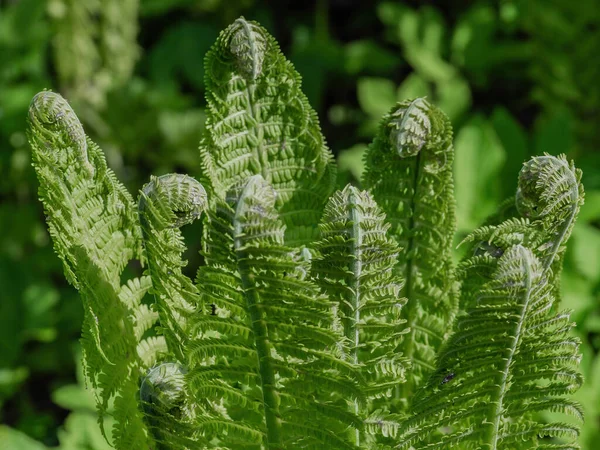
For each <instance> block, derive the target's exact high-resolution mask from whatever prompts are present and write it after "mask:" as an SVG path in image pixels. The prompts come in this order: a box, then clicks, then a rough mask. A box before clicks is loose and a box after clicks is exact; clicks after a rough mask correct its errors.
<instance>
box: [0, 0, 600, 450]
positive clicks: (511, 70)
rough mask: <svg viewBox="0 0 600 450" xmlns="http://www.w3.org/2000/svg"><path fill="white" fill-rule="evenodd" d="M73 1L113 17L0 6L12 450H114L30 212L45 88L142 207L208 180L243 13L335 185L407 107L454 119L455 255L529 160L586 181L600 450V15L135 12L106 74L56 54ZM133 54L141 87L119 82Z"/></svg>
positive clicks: (319, 9)
mask: <svg viewBox="0 0 600 450" xmlns="http://www.w3.org/2000/svg"><path fill="white" fill-rule="evenodd" d="M74 1H78V2H82V4H90V5H93V4H97V6H96V8H98V7H99V8H102V7H104V6H103V5H104V0H12V1H11V0H8V1H7V0H4V1H3V0H0V421H1V422H2V423H3V424H4V425H0V448H2V449H4V448H7V449H10V450H13V449H16V450H20V449H23V450H29V449H32V450H37V449H44V448H47V447H52V448H60V449H61V450H81V449H94V450H96V449H98V450H100V449H105V448H107V444H106V443H105V441H104V439H103V438H102V437H101V436H100V434H99V430H98V427H97V424H96V416H95V413H94V401H93V395H92V394H91V393H90V392H89V390H86V389H85V381H84V380H83V379H82V376H81V374H80V372H79V364H78V358H79V355H78V336H79V332H80V326H81V318H82V310H81V305H80V302H79V300H78V298H77V294H76V292H75V291H74V289H73V288H71V287H69V286H68V285H67V284H66V282H65V281H64V278H63V276H62V268H61V265H60V262H59V260H58V258H57V257H56V256H55V255H54V253H53V251H52V246H51V242H50V239H49V236H48V233H47V231H46V227H45V224H44V215H43V211H42V208H41V205H40V203H39V202H38V201H37V194H36V190H37V182H36V180H35V175H34V172H33V169H32V167H31V165H30V150H29V148H28V144H27V141H26V136H25V128H26V123H25V117H26V114H27V108H28V105H29V101H30V100H31V98H32V97H33V95H34V94H35V93H36V92H38V91H39V90H42V89H44V88H51V89H53V90H56V91H59V92H61V93H63V94H64V95H65V96H66V97H67V98H68V99H69V101H70V102H71V103H72V104H73V106H74V108H75V110H76V112H77V113H78V115H79V116H80V117H81V118H82V121H83V122H84V126H85V127H86V130H87V132H88V134H90V135H91V136H92V138H93V139H94V140H96V141H97V142H98V143H99V144H100V145H101V146H102V148H103V149H104V150H105V152H106V154H107V159H108V162H109V165H110V166H111V167H112V168H113V169H114V170H115V172H116V173H117V175H118V176H119V178H120V179H121V180H122V181H124V182H125V184H126V185H127V187H128V188H129V189H130V191H131V192H132V193H134V194H135V193H136V192H137V191H138V190H139V189H140V188H141V186H142V185H143V183H144V182H145V181H146V180H148V178H149V176H150V174H155V175H159V174H162V173H166V172H170V171H178V172H184V173H188V174H190V175H194V176H197V175H198V174H199V169H200V168H199V164H198V157H197V153H198V152H197V146H198V141H199V137H200V134H201V132H202V126H203V122H204V117H205V115H204V110H203V107H204V92H203V91H204V83H203V57H204V54H205V52H206V51H207V50H208V48H209V47H210V45H211V44H212V42H213V41H214V40H215V38H216V36H217V34H218V32H219V30H221V29H223V28H225V27H226V26H227V25H228V24H229V23H231V22H232V21H233V20H235V18H237V17H238V16H240V15H244V16H245V17H246V18H247V19H252V20H258V21H259V22H261V24H263V25H264V26H265V27H266V28H267V29H268V30H269V31H270V32H271V33H272V34H274V36H275V37H276V38H277V40H278V41H279V42H280V44H281V48H282V50H283V51H284V53H285V54H286V55H287V56H288V57H289V58H290V59H291V60H292V61H293V62H294V64H295V66H296V68H297V69H298V71H299V72H300V73H301V75H302V77H303V79H304V85H303V86H304V92H305V93H306V94H307V96H308V97H309V100H310V102H311V104H312V105H313V107H314V108H315V109H316V110H317V112H318V115H319V117H320V119H321V124H322V128H323V132H324V134H325V136H326V138H327V141H328V142H329V145H330V147H331V149H332V151H333V152H334V153H335V154H336V156H337V157H338V162H339V166H340V184H341V185H343V184H345V183H346V182H348V181H353V182H356V180H357V179H358V177H359V176H360V173H361V170H362V163H361V158H362V153H363V152H364V149H365V147H366V145H367V144H368V143H369V141H370V139H371V138H372V136H373V133H374V130H375V127H376V126H377V122H378V120H379V118H380V117H381V115H382V114H383V113H384V112H386V111H387V110H388V109H389V108H390V107H391V106H392V105H393V104H394V103H395V102H396V101H397V100H402V99H405V98H410V97H415V96H424V95H426V96H427V98H428V99H429V100H430V101H433V102H435V103H436V104H437V105H439V106H440V107H441V108H442V109H443V110H444V111H446V113H447V114H448V115H449V116H450V117H451V119H452V122H453V124H454V127H455V137H456V138H455V147H456V196H457V202H458V211H457V212H458V228H459V235H458V236H457V241H458V239H459V238H460V237H462V236H464V235H465V233H466V232H468V231H469V230H471V229H472V228H473V227H475V226H477V225H478V224H479V223H481V222H482V221H483V220H484V218H485V217H486V216H487V215H488V214H490V213H491V212H492V211H493V210H494V208H495V207H496V205H497V204H498V203H499V202H501V201H502V200H503V199H504V198H506V197H508V196H509V195H511V194H512V193H514V189H515V184H516V177H517V174H518V171H519V169H520V167H521V165H522V162H523V161H524V160H525V159H527V158H528V157H530V156H531V155H536V154H542V153H543V152H548V153H550V154H560V153H566V154H567V155H568V156H569V157H570V158H572V159H574V160H575V162H576V165H577V166H578V167H580V168H581V169H583V172H584V178H583V180H584V185H585V189H586V204H585V206H584V208H583V209H582V213H581V215H580V218H579V222H578V224H577V226H576V228H575V230H574V232H573V237H572V239H571V241H570V243H569V250H568V252H567V258H566V263H565V272H564V277H563V280H562V290H563V302H564V303H563V305H564V307H566V308H570V309H573V310H574V314H573V318H574V319H575V320H576V321H577V329H576V333H577V334H578V335H579V336H580V337H581V339H582V341H583V346H582V352H583V355H584V358H583V362H582V371H583V373H584V375H585V378H586V384H585V386H584V387H583V388H582V389H581V390H580V392H579V393H578V394H577V398H578V399H579V400H580V401H581V402H582V403H583V405H584V407H585V412H586V424H585V426H584V428H583V433H582V445H583V447H584V448H587V449H590V450H591V449H594V448H597V447H594V442H596V443H597V442H600V431H599V430H600V358H599V357H598V351H599V349H600V302H599V287H600V285H599V282H600V230H599V226H600V132H599V131H598V126H599V125H600V5H599V4H598V1H597V0H579V1H577V2H575V1H573V0H522V1H519V0H506V1H484V0H478V1H471V2H468V1H460V0H456V1H454V0H453V1H438V2H435V1H407V2H388V1H353V0H329V1H326V0H321V1H318V2H316V3H315V2H301V1H291V0H279V1H272V2H268V1H263V0H238V1H236V0H142V1H141V2H140V8H139V16H138V18H137V21H136V20H132V21H131V23H128V24H125V25H127V26H129V27H132V26H136V23H137V26H138V27H139V33H138V36H137V44H136V45H137V47H136V45H134V44H133V43H132V42H130V43H129V44H128V47H126V49H125V50H126V51H124V52H123V53H122V54H121V53H120V54H119V55H120V56H121V57H122V58H117V57H114V55H113V56H111V55H108V56H109V57H108V58H106V60H105V61H104V62H102V61H101V62H100V63H98V61H97V60H94V59H93V58H92V57H91V56H92V55H91V54H90V55H89V58H88V57H85V56H84V57H76V58H75V57H71V58H69V57H68V53H67V56H65V52H62V53H61V52H60V51H58V50H60V49H58V48H57V45H58V44H59V43H60V42H61V39H63V40H64V39H66V41H64V42H70V43H74V42H75V43H78V42H84V41H85V39H86V33H88V32H89V29H88V28H87V27H85V26H83V27H81V26H79V27H78V26H77V25H78V24H77V23H73V21H71V22H69V20H67V19H65V17H66V16H65V11H66V9H65V8H69V7H70V6H69V5H70V4H72V3H73V2H74ZM98 1H99V3H97V2H98ZM128 2H129V0H128ZM92 9H93V8H92ZM124 17H125V15H124ZM90 20H91V21H92V23H96V22H95V21H98V20H99V19H98V17H97V15H96V16H94V14H92V16H91V18H90ZM79 25H81V24H79ZM96 25H98V24H97V23H96ZM98 26H100V25H98ZM91 44H92V45H94V44H98V43H97V42H94V41H93V40H92V41H91ZM64 49H65V48H63V50H64ZM136 53H137V54H138V57H137V59H136V64H135V69H134V72H133V74H131V76H129V75H128V74H125V76H123V74H122V72H119V73H117V72H118V71H117V69H114V71H113V69H112V64H114V66H115V67H120V66H119V64H121V63H122V62H123V61H124V63H123V64H125V65H126V64H127V61H130V62H131V58H129V60H128V56H127V55H129V54H136ZM98 64H100V65H101V66H102V67H101V68H102V70H103V72H102V73H105V74H108V78H107V83H106V85H105V86H104V87H102V86H101V87H98V85H94V83H92V82H90V84H89V86H88V81H89V80H86V79H85V76H84V77H83V78H81V77H79V78H77V79H75V78H74V77H73V74H74V73H75V72H77V73H83V74H85V73H92V74H94V73H99V72H98V71H97V69H98V66H97V65H98ZM80 70H81V72H79V71H80ZM125 72H127V71H126V70H125ZM111 74H112V75H111ZM113 75H114V77H113V78H114V79H111V76H113ZM74 80H75V81H74ZM105 81H106V80H105ZM197 232H198V229H197V228H193V227H192V228H188V229H187V230H185V233H186V236H187V242H188V243H189V246H190V251H189V258H190V267H191V268H194V267H197V265H198V264H199V262H198V257H197V253H196V250H197V249H198V246H199V242H198V233H197ZM190 270H191V271H193V269H190Z"/></svg>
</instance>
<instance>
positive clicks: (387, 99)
mask: <svg viewBox="0 0 600 450" xmlns="http://www.w3.org/2000/svg"><path fill="white" fill-rule="evenodd" d="M357 95H358V104H359V105H360V107H361V108H362V110H363V111H364V112H366V113H367V114H368V115H370V116H372V117H375V118H377V119H379V117H381V116H383V115H384V114H385V113H386V112H388V110H389V109H390V108H391V107H392V106H394V104H395V103H396V85H395V84H394V83H393V82H392V81H391V80H388V79H387V78H374V77H363V78H359V79H358V83H357Z"/></svg>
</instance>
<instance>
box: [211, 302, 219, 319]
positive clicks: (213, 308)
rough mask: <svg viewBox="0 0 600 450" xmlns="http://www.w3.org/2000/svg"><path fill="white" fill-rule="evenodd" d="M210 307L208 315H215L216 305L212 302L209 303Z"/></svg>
mask: <svg viewBox="0 0 600 450" xmlns="http://www.w3.org/2000/svg"><path fill="white" fill-rule="evenodd" d="M210 308H211V312H210V315H211V316H216V315H217V305H215V304H214V303H212V304H211V305H210Z"/></svg>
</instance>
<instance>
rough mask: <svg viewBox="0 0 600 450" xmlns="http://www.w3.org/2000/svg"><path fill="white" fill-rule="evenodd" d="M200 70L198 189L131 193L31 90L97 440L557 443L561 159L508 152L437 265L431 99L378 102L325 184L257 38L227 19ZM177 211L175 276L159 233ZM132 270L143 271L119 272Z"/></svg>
mask: <svg viewBox="0 0 600 450" xmlns="http://www.w3.org/2000/svg"><path fill="white" fill-rule="evenodd" d="M205 67H206V72H205V73H206V88H207V92H206V100H207V110H206V111H207V120H206V128H205V130H204V134H203V137H202V140H201V142H200V151H199V156H200V158H199V163H200V164H199V166H200V167H201V176H200V177H199V179H198V180H197V179H195V178H193V177H190V176H188V175H183V174H166V175H161V176H157V177H154V176H153V177H151V179H150V181H149V182H148V184H146V185H145V186H143V187H142V188H141V189H140V191H139V194H138V199H137V202H135V201H134V199H133V197H132V196H131V195H130V194H129V192H128V191H127V190H126V189H125V187H124V186H123V185H122V184H121V183H120V182H119V181H118V180H117V178H116V176H115V174H114V173H113V172H112V171H111V170H110V168H108V167H107V164H106V161H105V158H104V155H103V153H102V151H101V150H100V149H99V147H98V146H97V145H96V144H95V143H94V142H93V141H92V140H91V139H90V138H89V137H88V136H87V135H86V134H85V131H84V128H83V126H82V124H81V122H80V121H79V120H78V118H77V116H76V115H75V113H74V111H73V110H72V109H71V107H70V106H69V104H68V103H67V101H66V100H65V99H64V98H63V97H62V96H60V95H59V94H57V93H54V92H50V91H43V92H40V93H39V94H37V95H36V96H35V97H34V99H33V100H32V103H31V107H30V110H29V117H28V122H29V130H28V136H29V140H30V143H31V147H32V149H33V165H34V168H35V170H36V174H37V177H38V180H39V184H40V187H39V194H40V199H41V201H42V203H43V205H44V209H45V212H46V217H47V222H48V229H49V232H50V235H51V237H52V240H53V243H54V249H55V251H56V253H57V255H58V256H59V258H60V259H61V260H62V262H63V266H64V272H65V276H66V278H67V279H68V281H69V282H70V283H72V284H73V285H74V286H75V288H77V289H78V290H79V292H80V294H81V300H82V303H83V306H84V322H83V328H82V338H81V346H82V350H83V356H84V367H85V375H86V377H87V379H88V380H89V382H90V385H91V387H92V388H93V389H94V392H95V393H96V399H97V406H98V412H99V416H100V420H99V423H100V425H101V427H103V426H104V420H103V419H104V417H105V416H107V415H109V414H112V416H113V417H114V419H115V421H114V429H113V430H112V433H110V434H109V433H107V432H106V431H107V430H104V428H102V430H103V433H104V434H105V436H109V435H110V436H111V438H110V443H111V445H113V446H114V447H115V448H117V449H127V450H142V449H143V450H147V449H164V450H182V449H235V450H238V449H248V450H263V449H264V450H266V449H268V450H283V449H356V448H363V449H373V450H375V449H391V448H401V449H434V448H437V449H445V448H452V447H456V448H465V449H471V448H483V449H490V450H492V449H493V450H496V449H533V448H536V449H550V448H554V449H571V448H578V447H577V437H578V432H579V431H578V430H579V428H578V427H579V423H580V422H581V420H582V419H583V413H582V409H581V407H580V406H579V405H578V404H577V403H576V402H575V401H574V400H573V399H572V394H573V393H574V392H575V391H576V390H577V389H578V388H579V387H580V386H581V385H582V383H583V380H582V377H581V375H580V374H579V371H578V365H579V362H580V360H581V355H580V353H579V341H578V340H577V339H576V338H574V337H573V336H572V335H571V328H572V327H573V323H572V322H571V320H570V317H569V311H565V310H563V309H562V308H561V305H560V290H559V288H558V286H559V285H558V282H559V277H560V273H561V268H562V261H563V258H564V253H565V248H566V243H567V240H568V239H569V236H570V234H571V231H572V229H573V226H574V223H575V220H576V217H577V214H578V212H579V209H580V206H581V204H582V203H583V187H582V185H581V181H580V180H581V172H580V170H579V169H576V168H575V167H574V165H573V163H570V162H568V161H567V160H566V158H565V157H563V156H560V157H554V156H549V155H544V156H538V157H535V158H533V159H531V160H530V161H528V162H526V163H525V165H524V167H523V169H522V170H521V173H520V176H519V179H518V187H517V189H516V193H515V196H514V198H513V199H511V201H510V203H506V204H505V207H503V208H502V209H501V210H500V211H499V212H498V214H496V215H494V216H493V217H490V218H489V220H488V221H487V223H485V224H483V225H482V226H481V227H480V228H478V229H477V230H474V231H473V232H472V233H471V234H470V235H469V236H468V237H467V238H466V239H465V240H464V245H466V246H467V247H468V248H467V250H466V256H465V258H464V259H463V260H462V261H461V262H460V263H458V264H455V263H454V261H453V258H452V250H453V249H452V242H453V239H454V232H455V200H454V187H453V161H454V148H453V135H452V126H451V124H450V121H449V120H448V117H447V116H446V115H445V114H444V113H443V112H442V111H441V110H440V109H439V108H437V107H436V106H435V105H433V104H431V103H430V102H428V101H427V100H426V99H423V98H417V99H411V100H406V101H403V102H399V103H398V104H397V105H395V106H394V107H393V108H392V109H391V110H390V111H389V112H388V113H387V114H386V115H384V117H383V118H382V120H381V123H380V125H379V128H378V131H377V134H376V136H375V138H374V140H373V142H372V143H371V145H370V146H369V148H368V150H367V152H366V154H365V165H366V171H365V175H364V178H363V179H362V180H361V183H360V184H361V187H360V188H359V187H357V186H352V185H348V186H345V187H343V188H342V189H340V190H337V191H336V190H335V178H336V177H335V175H336V169H335V164H334V161H333V157H332V154H331V152H330V151H329V150H328V148H327V146H326V144H325V139H324V138H323V136H322V134H321V131H320V127H319V122H318V118H317V116H316V113H315V112H314V111H313V110H312V109H311V107H310V105H309V104H308V101H307V100H306V97H305V96H304V94H303V93H302V91H301V78H300V75H299V74H298V73H297V72H296V71H295V69H294V67H293V66H292V64H291V63H290V62H289V61H287V60H286V59H285V57H284V56H283V54H282V53H281V51H280V50H279V48H278V45H277V43H276V41H275V39H274V38H273V37H272V36H270V35H269V34H268V33H267V31H266V30H265V29H264V28H262V27H261V26H260V25H259V24H257V23H255V22H251V21H247V20H245V19H244V18H239V19H237V20H236V21H235V22H234V23H233V24H232V25H230V26H229V27H228V28H227V29H226V30H224V31H223V32H222V33H221V34H220V36H219V37H218V39H217V41H216V43H215V44H214V46H213V47H212V49H211V50H210V51H209V52H208V54H207V55H206V60H205ZM196 220H200V221H202V230H203V231H202V236H201V237H199V238H198V239H200V240H201V242H202V250H201V256H202V264H201V265H200V267H199V268H198V270H197V273H196V275H195V277H190V276H189V270H188V269H187V264H188V263H187V261H186V260H185V259H184V255H185V251H186V245H185V241H184V239H183V235H182V233H181V230H180V228H181V227H183V226H186V225H187V224H190V223H192V222H193V221H196ZM132 260H137V261H140V263H141V265H142V268H143V273H140V274H139V276H137V277H132V278H129V279H127V276H126V275H125V274H124V271H125V267H126V266H127V265H128V264H129V263H130V262H131V261H132ZM548 412H552V413H558V414H560V415H562V418H556V417H557V414H552V415H551V416H550V415H548V414H546V413H548Z"/></svg>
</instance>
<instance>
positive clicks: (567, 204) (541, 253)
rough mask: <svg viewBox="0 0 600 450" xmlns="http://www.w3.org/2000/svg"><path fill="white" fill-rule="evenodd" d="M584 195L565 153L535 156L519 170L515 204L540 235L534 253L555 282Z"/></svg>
mask: <svg viewBox="0 0 600 450" xmlns="http://www.w3.org/2000/svg"><path fill="white" fill-rule="evenodd" d="M583 198H584V193H583V185H582V184H581V170H580V169H576V168H575V166H574V164H573V162H570V163H569V162H568V161H567V159H566V157H565V156H564V155H560V156H558V157H556V156H551V155H545V156H536V157H534V158H532V159H531V160H529V161H528V162H526V163H525V165H524V166H523V169H521V172H520V174H519V187H518V189H517V195H516V206H517V209H518V211H519V213H520V214H521V215H522V216H524V217H527V218H529V219H530V220H531V221H532V227H533V228H534V229H535V231H536V232H537V233H538V235H540V237H541V238H540V242H539V245H538V246H537V248H536V249H535V251H536V255H537V256H538V258H539V259H540V261H541V262H542V264H543V267H544V270H550V271H551V272H552V274H551V276H552V278H554V280H555V283H558V280H559V278H560V273H561V269H562V258H563V256H564V251H565V249H566V246H565V245H566V243H567V240H568V239H569V237H570V236H571V231H572V230H573V226H574V225H575V219H576V218H577V215H578V214H579V210H580V208H581V205H582V204H583ZM556 292H558V289H556Z"/></svg>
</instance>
